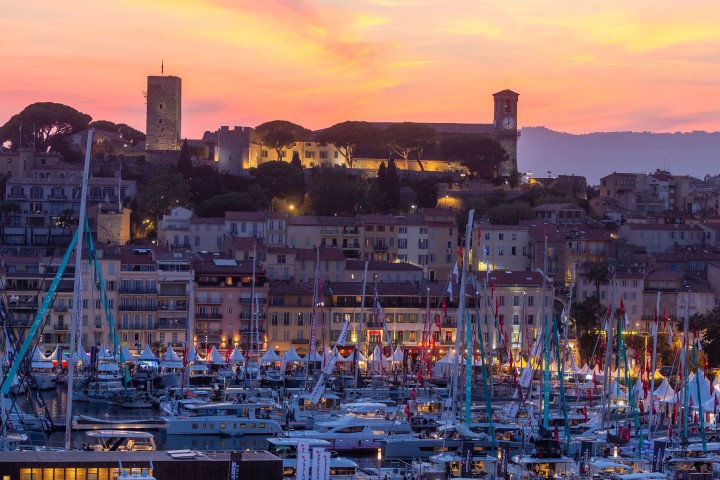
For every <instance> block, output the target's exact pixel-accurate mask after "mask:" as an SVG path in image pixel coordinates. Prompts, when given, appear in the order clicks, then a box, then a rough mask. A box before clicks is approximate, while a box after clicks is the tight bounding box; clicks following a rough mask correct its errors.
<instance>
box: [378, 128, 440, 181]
mask: <svg viewBox="0 0 720 480" xmlns="http://www.w3.org/2000/svg"><path fill="white" fill-rule="evenodd" d="M436 138H437V132H436V131H435V129H434V128H432V127H431V126H430V125H426V124H424V123H413V122H403V123H393V124H392V125H390V126H389V127H387V128H386V129H385V141H386V143H387V147H388V150H390V151H391V152H392V153H395V154H396V155H399V156H400V157H402V159H403V160H405V162H407V161H408V159H409V158H410V155H411V154H413V153H416V154H417V158H416V160H417V162H418V165H420V170H422V171H425V167H423V164H422V162H421V161H420V156H421V154H422V151H423V149H424V148H425V147H427V146H429V145H432V144H433V143H435V141H436Z"/></svg>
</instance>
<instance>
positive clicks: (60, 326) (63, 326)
mask: <svg viewBox="0 0 720 480" xmlns="http://www.w3.org/2000/svg"><path fill="white" fill-rule="evenodd" d="M67 329H68V325H67V324H65V323H56V324H55V325H53V330H56V331H65V330H67Z"/></svg>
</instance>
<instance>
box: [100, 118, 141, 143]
mask: <svg viewBox="0 0 720 480" xmlns="http://www.w3.org/2000/svg"><path fill="white" fill-rule="evenodd" d="M90 127H92V128H96V129H98V130H102V131H104V132H114V133H117V134H118V135H120V136H121V137H122V138H124V139H125V140H127V141H128V142H129V143H131V144H132V145H137V144H138V142H141V141H145V134H144V133H142V132H141V131H140V130H135V129H134V128H132V127H131V126H129V125H127V124H124V123H113V122H111V121H109V120H96V121H94V122H91V123H90Z"/></svg>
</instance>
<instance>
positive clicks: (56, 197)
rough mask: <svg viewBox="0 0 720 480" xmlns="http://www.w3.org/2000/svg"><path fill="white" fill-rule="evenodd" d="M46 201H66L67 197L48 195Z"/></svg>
mask: <svg viewBox="0 0 720 480" xmlns="http://www.w3.org/2000/svg"><path fill="white" fill-rule="evenodd" d="M48 200H67V196H66V195H65V194H64V193H61V194H50V195H48Z"/></svg>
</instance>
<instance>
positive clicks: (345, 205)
mask: <svg viewBox="0 0 720 480" xmlns="http://www.w3.org/2000/svg"><path fill="white" fill-rule="evenodd" d="M366 187H367V183H366V182H364V181H362V179H360V178H358V177H356V176H354V175H352V174H351V173H350V172H349V171H348V170H347V168H345V167H328V166H323V167H316V168H314V169H313V172H312V178H311V180H310V185H309V188H308V194H309V196H310V204H311V210H312V211H313V213H314V214H315V215H323V216H329V215H354V214H356V213H358V212H360V211H364V210H365V209H366V201H367V195H366Z"/></svg>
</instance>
